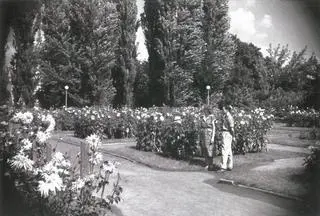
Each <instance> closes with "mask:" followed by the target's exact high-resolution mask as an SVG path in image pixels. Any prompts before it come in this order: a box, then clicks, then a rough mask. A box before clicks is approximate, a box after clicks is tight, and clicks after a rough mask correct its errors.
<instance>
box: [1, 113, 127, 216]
mask: <svg viewBox="0 0 320 216" xmlns="http://www.w3.org/2000/svg"><path fill="white" fill-rule="evenodd" d="M11 124H12V127H11V136H10V137H9V139H8V140H7V145H6V149H7V151H6V154H5V157H6V169H7V175H8V176H9V178H10V180H11V181H12V182H14V188H15V189H16V191H17V193H18V194H19V195H20V196H21V197H24V200H25V201H24V202H25V204H26V205H27V206H28V207H29V209H28V210H30V211H31V212H30V213H32V215H43V214H46V215H97V216H98V215H101V214H106V213H108V212H109V211H110V207H111V204H113V203H118V202H119V201H120V194H121V192H122V187H121V186H120V185H119V179H120V176H119V173H118V174H116V172H117V170H116V165H117V163H115V162H111V161H105V162H103V163H102V164H101V166H100V168H99V169H98V170H95V169H94V167H95V166H97V165H99V164H100V162H101V160H102V155H101V154H100V153H99V152H97V149H98V145H99V144H100V140H99V137H98V136H96V135H92V136H90V137H88V138H87V140H86V141H87V145H89V149H90V151H89V152H88V153H89V164H90V167H91V169H90V172H89V175H88V176H84V177H83V178H80V177H79V174H78V173H77V168H78V167H77V166H78V165H79V163H76V164H71V162H70V161H69V159H68V158H67V157H66V155H63V154H62V153H60V152H56V151H55V149H53V151H51V147H50V145H49V144H48V142H47V140H48V139H49V138H50V133H51V132H52V130H53V129H54V125H55V121H54V118H53V117H52V116H51V115H50V114H47V115H44V114H42V113H41V112H37V111H34V112H33V113H31V112H29V111H27V112H18V113H16V114H15V115H14V116H13V118H12V122H11ZM93 138H94V139H93ZM82 163H83V162H82ZM98 167H99V166H98ZM114 174H116V175H114ZM112 181H114V185H113V188H112V190H111V192H110V191H109V192H107V193H111V194H106V193H105V191H106V187H107V185H109V184H110V182H112ZM98 194H99V195H98Z"/></svg>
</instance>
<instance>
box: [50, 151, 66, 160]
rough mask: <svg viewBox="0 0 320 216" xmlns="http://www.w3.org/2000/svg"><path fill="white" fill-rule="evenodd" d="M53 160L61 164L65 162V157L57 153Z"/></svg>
mask: <svg viewBox="0 0 320 216" xmlns="http://www.w3.org/2000/svg"><path fill="white" fill-rule="evenodd" d="M52 160H53V161H55V162H60V161H63V160H64V156H63V154H62V153H61V152H55V153H54V155H53V156H52Z"/></svg>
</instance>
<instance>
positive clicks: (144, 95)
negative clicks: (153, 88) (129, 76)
mask: <svg viewBox="0 0 320 216" xmlns="http://www.w3.org/2000/svg"><path fill="white" fill-rule="evenodd" d="M136 68H137V75H136V79H135V82H134V90H133V94H134V100H135V101H134V103H135V107H148V106H150V104H149V86H148V83H149V82H150V81H149V75H148V63H147V62H137V67H136Z"/></svg>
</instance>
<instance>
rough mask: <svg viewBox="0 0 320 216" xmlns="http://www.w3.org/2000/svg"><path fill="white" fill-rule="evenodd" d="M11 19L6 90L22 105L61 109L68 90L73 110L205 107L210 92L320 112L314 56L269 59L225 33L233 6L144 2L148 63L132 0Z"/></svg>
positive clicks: (197, 0) (97, 0) (221, 0)
mask: <svg viewBox="0 0 320 216" xmlns="http://www.w3.org/2000/svg"><path fill="white" fill-rule="evenodd" d="M17 12H18V14H19V13H20V12H19V10H18V11H17ZM10 20H11V21H10V24H9V27H8V28H7V29H8V30H7V32H6V34H5V35H6V36H5V37H6V38H5V39H7V44H6V46H5V44H3V48H2V51H4V52H5V53H6V52H9V51H10V50H11V49H10V47H9V48H7V46H8V44H9V45H10V46H12V47H13V49H12V50H14V52H12V53H13V54H12V53H11V54H12V56H11V57H10V58H7V59H10V62H9V64H8V62H7V64H6V66H5V70H3V71H2V73H4V75H6V76H2V80H1V82H7V81H8V84H9V85H1V88H3V90H4V91H7V90H8V95H9V98H10V101H11V102H12V104H14V105H16V106H19V105H21V104H25V105H26V106H30V107H31V106H33V105H34V103H35V101H36V100H37V99H38V100H39V101H40V103H41V105H42V106H43V107H46V108H49V107H61V106H63V105H64V103H65V102H64V99H65V89H64V86H65V85H68V86H69V90H68V105H70V106H80V107H81V106H85V105H89V106H90V105H110V106H114V107H120V106H152V105H157V106H162V105H168V106H185V105H201V104H203V103H204V102H205V99H206V96H207V90H206V86H207V85H209V86H210V87H211V89H210V95H211V101H216V100H218V99H219V97H218V95H223V99H224V100H226V101H228V102H229V103H231V104H233V105H235V106H264V107H285V106H287V105H289V104H290V105H299V106H302V107H315V108H319V107H320V102H319V101H320V100H319V99H320V96H319V92H320V89H319V88H320V87H319V86H320V85H319V82H320V81H319V80H320V78H319V73H320V72H319V70H320V66H319V65H320V64H319V62H318V59H317V57H316V56H315V55H312V56H311V57H307V56H306V49H303V50H301V51H300V52H293V53H291V52H290V50H289V47H288V46H283V47H282V46H280V45H278V46H276V47H272V46H270V48H269V50H268V52H269V55H268V56H267V57H264V56H263V55H262V53H261V52H260V49H259V48H258V47H256V46H255V45H253V44H250V43H245V42H242V41H241V40H239V39H238V38H237V37H236V36H234V35H230V33H229V32H228V30H229V17H228V1H227V0H146V1H145V6H144V13H143V15H142V16H141V24H142V27H143V29H144V32H145V36H146V46H147V50H148V53H149V58H148V61H147V62H138V61H137V60H136V55H137V53H136V45H135V39H136V38H135V33H136V31H137V28H138V25H139V21H138V20H137V8H136V2H135V1H131V0H92V1H86V0H55V1H49V0H35V1H34V5H33V7H32V8H28V9H27V10H25V11H23V12H21V16H20V15H17V16H13V17H12V18H11V19H10ZM8 50H9V51H8ZM9 53H10V52H9ZM7 61H9V60H7ZM1 64H2V65H4V64H5V63H4V60H2V63H1ZM4 88H5V89H4ZM8 95H7V96H8Z"/></svg>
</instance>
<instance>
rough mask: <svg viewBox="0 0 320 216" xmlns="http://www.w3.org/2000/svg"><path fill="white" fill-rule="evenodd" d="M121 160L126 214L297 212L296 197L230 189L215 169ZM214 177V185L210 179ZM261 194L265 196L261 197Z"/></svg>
mask: <svg viewBox="0 0 320 216" xmlns="http://www.w3.org/2000/svg"><path fill="white" fill-rule="evenodd" d="M106 157H107V158H108V157H109V156H107V155H106ZM117 160H118V161H119V159H117ZM120 161H121V163H122V164H121V166H120V172H121V177H122V185H123V187H124V193H123V199H124V200H123V202H121V203H120V204H119V205H118V207H119V209H120V210H121V212H122V213H123V215H125V216H141V215H144V216H149V215H150V216H163V215H171V216H197V215H199V216H200V215H201V216H206V215H208V216H209V215H210V216H212V215H215V216H219V215H221V216H222V215H223V216H228V215H230V216H237V215H244V216H249V215H270V216H271V215H294V213H293V212H291V211H290V210H288V209H287V208H289V207H288V205H289V206H293V205H294V203H293V201H288V200H280V201H279V202H277V201H276V202H269V201H272V200H273V201H274V200H275V199H279V198H277V197H273V196H271V195H267V194H261V193H260V194H258V193H259V192H253V191H240V194H239V191H238V193H237V190H239V189H238V188H236V187H234V186H228V187H229V189H230V187H232V189H231V192H230V191H227V192H226V191H224V190H221V189H220V188H219V187H220V186H219V184H217V183H216V179H215V177H214V174H212V173H206V172H165V171H156V170H152V169H150V168H147V167H144V166H141V165H138V164H134V163H131V162H128V161H125V160H122V159H121V160H120ZM210 181H211V182H213V183H212V184H211V185H210V184H208V183H206V182H210ZM246 193H251V196H250V197H248V196H245V195H246ZM261 196H265V197H264V199H257V197H260V198H261ZM268 200H269V201H268ZM281 202H282V203H283V206H281V205H282V204H281ZM290 202H292V203H290ZM291 204H292V205H291Z"/></svg>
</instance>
